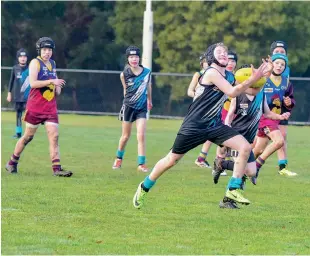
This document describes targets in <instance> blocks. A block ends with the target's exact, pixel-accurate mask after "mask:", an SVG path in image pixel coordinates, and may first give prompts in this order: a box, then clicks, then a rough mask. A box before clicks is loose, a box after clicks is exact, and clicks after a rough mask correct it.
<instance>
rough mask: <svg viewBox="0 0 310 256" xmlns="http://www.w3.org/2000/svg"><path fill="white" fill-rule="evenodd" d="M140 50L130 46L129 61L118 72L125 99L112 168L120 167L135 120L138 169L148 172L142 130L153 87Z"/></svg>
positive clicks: (143, 132)
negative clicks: (141, 60)
mask: <svg viewBox="0 0 310 256" xmlns="http://www.w3.org/2000/svg"><path fill="white" fill-rule="evenodd" d="M140 56H141V54H140V49H139V48H138V47H136V46H129V47H128V48H127V50H126V58H127V62H128V64H127V65H126V66H125V69H124V71H123V72H122V73H121V76H120V78H121V82H122V85H123V88H124V101H123V106H122V108H121V111H120V115H119V120H120V121H122V136H121V138H120V140H119V144H118V149H117V152H116V159H115V161H114V164H113V167H112V168H113V169H119V168H121V166H122V161H123V157H124V153H125V147H126V144H127V141H128V140H129V138H130V135H131V129H132V123H133V122H136V126H137V140H138V170H139V171H142V172H147V171H148V169H147V167H146V165H145V161H146V159H145V131H146V116H147V111H148V110H151V109H152V107H153V105H152V87H151V70H149V69H148V68H145V67H143V66H142V65H140Z"/></svg>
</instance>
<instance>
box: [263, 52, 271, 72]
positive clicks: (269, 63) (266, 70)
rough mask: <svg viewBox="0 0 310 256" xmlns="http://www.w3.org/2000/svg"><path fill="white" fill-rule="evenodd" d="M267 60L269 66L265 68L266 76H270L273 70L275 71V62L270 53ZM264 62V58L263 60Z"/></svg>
mask: <svg viewBox="0 0 310 256" xmlns="http://www.w3.org/2000/svg"><path fill="white" fill-rule="evenodd" d="M265 60H266V62H267V67H266V69H265V70H264V77H270V75H271V73H272V71H273V62H272V60H271V57H270V56H269V55H268V58H266V59H265ZM263 62H264V60H263Z"/></svg>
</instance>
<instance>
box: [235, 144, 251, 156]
mask: <svg viewBox="0 0 310 256" xmlns="http://www.w3.org/2000/svg"><path fill="white" fill-rule="evenodd" d="M251 151H252V146H251V144H249V143H244V144H243V145H242V147H241V148H240V150H238V152H239V154H241V155H250V153H251Z"/></svg>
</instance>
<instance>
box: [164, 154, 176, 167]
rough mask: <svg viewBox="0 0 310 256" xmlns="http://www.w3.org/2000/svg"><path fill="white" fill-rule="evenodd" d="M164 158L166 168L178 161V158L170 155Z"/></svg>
mask: <svg viewBox="0 0 310 256" xmlns="http://www.w3.org/2000/svg"><path fill="white" fill-rule="evenodd" d="M165 160H166V163H167V166H168V168H171V167H172V166H174V165H176V164H177V162H178V159H176V158H174V157H172V156H171V155H168V156H166V157H165Z"/></svg>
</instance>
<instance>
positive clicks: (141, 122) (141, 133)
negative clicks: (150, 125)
mask: <svg viewBox="0 0 310 256" xmlns="http://www.w3.org/2000/svg"><path fill="white" fill-rule="evenodd" d="M136 126H137V140H138V156H145V131H146V119H145V118H139V119H137V121H136Z"/></svg>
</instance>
